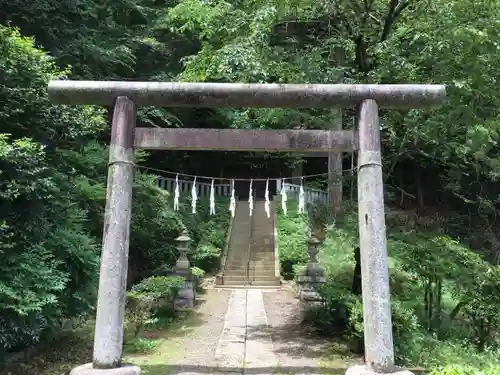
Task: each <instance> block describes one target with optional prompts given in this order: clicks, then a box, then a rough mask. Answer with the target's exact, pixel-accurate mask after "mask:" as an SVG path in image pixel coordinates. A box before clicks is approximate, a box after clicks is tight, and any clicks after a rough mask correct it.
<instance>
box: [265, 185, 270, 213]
mask: <svg viewBox="0 0 500 375" xmlns="http://www.w3.org/2000/svg"><path fill="white" fill-rule="evenodd" d="M265 199H266V203H265V206H264V208H265V210H266V214H267V217H268V218H269V217H271V202H270V201H269V180H267V181H266V195H265Z"/></svg>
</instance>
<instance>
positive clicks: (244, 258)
mask: <svg viewBox="0 0 500 375" xmlns="http://www.w3.org/2000/svg"><path fill="white" fill-rule="evenodd" d="M271 215H274V205H273V203H272V202H271ZM233 220H234V221H233V228H232V231H231V238H230V239H229V250H228V254H227V257H226V263H225V265H224V269H223V271H222V277H221V278H218V279H219V282H218V284H219V285H220V286H255V287H271V286H279V285H280V283H281V281H280V277H279V276H276V274H275V272H276V271H275V269H276V268H275V255H274V225H273V216H271V218H268V217H267V215H266V211H265V204H264V202H263V201H255V202H254V210H253V215H252V216H251V217H250V215H249V209H248V202H246V201H238V202H236V211H235V216H234V219H233Z"/></svg>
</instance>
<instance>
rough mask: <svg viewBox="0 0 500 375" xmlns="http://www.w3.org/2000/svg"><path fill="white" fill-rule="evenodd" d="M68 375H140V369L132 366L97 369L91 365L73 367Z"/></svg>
mask: <svg viewBox="0 0 500 375" xmlns="http://www.w3.org/2000/svg"><path fill="white" fill-rule="evenodd" d="M69 375H141V369H140V368H139V367H137V366H133V365H122V366H121V367H117V368H110V369H97V368H93V366H92V363H87V364H85V365H82V366H78V367H75V368H74V369H73V370H71V372H70V373H69Z"/></svg>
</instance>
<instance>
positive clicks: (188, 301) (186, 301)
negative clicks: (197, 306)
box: [174, 231, 196, 309]
mask: <svg viewBox="0 0 500 375" xmlns="http://www.w3.org/2000/svg"><path fill="white" fill-rule="evenodd" d="M175 240H176V241H177V250H178V251H179V258H178V259H177V262H176V263H175V275H176V276H180V277H183V278H184V286H183V287H182V289H181V290H180V291H179V293H178V294H177V296H176V297H175V300H174V306H175V308H176V309H182V308H191V307H193V306H194V301H195V298H196V295H195V286H194V284H195V282H194V281H195V280H194V275H193V272H192V271H191V265H190V264H189V259H188V257H187V254H188V252H189V242H190V241H191V238H189V237H188V235H187V232H186V231H184V232H183V233H182V234H181V235H180V236H179V237H177V238H176V239H175Z"/></svg>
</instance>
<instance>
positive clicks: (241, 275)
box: [222, 272, 276, 280]
mask: <svg viewBox="0 0 500 375" xmlns="http://www.w3.org/2000/svg"><path fill="white" fill-rule="evenodd" d="M222 276H223V277H224V278H226V277H229V278H233V277H235V278H241V279H245V280H246V279H248V278H251V279H259V280H260V279H269V278H271V279H274V278H276V276H275V275H274V272H259V273H253V272H250V273H246V272H227V273H226V272H224V274H223V275H222Z"/></svg>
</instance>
